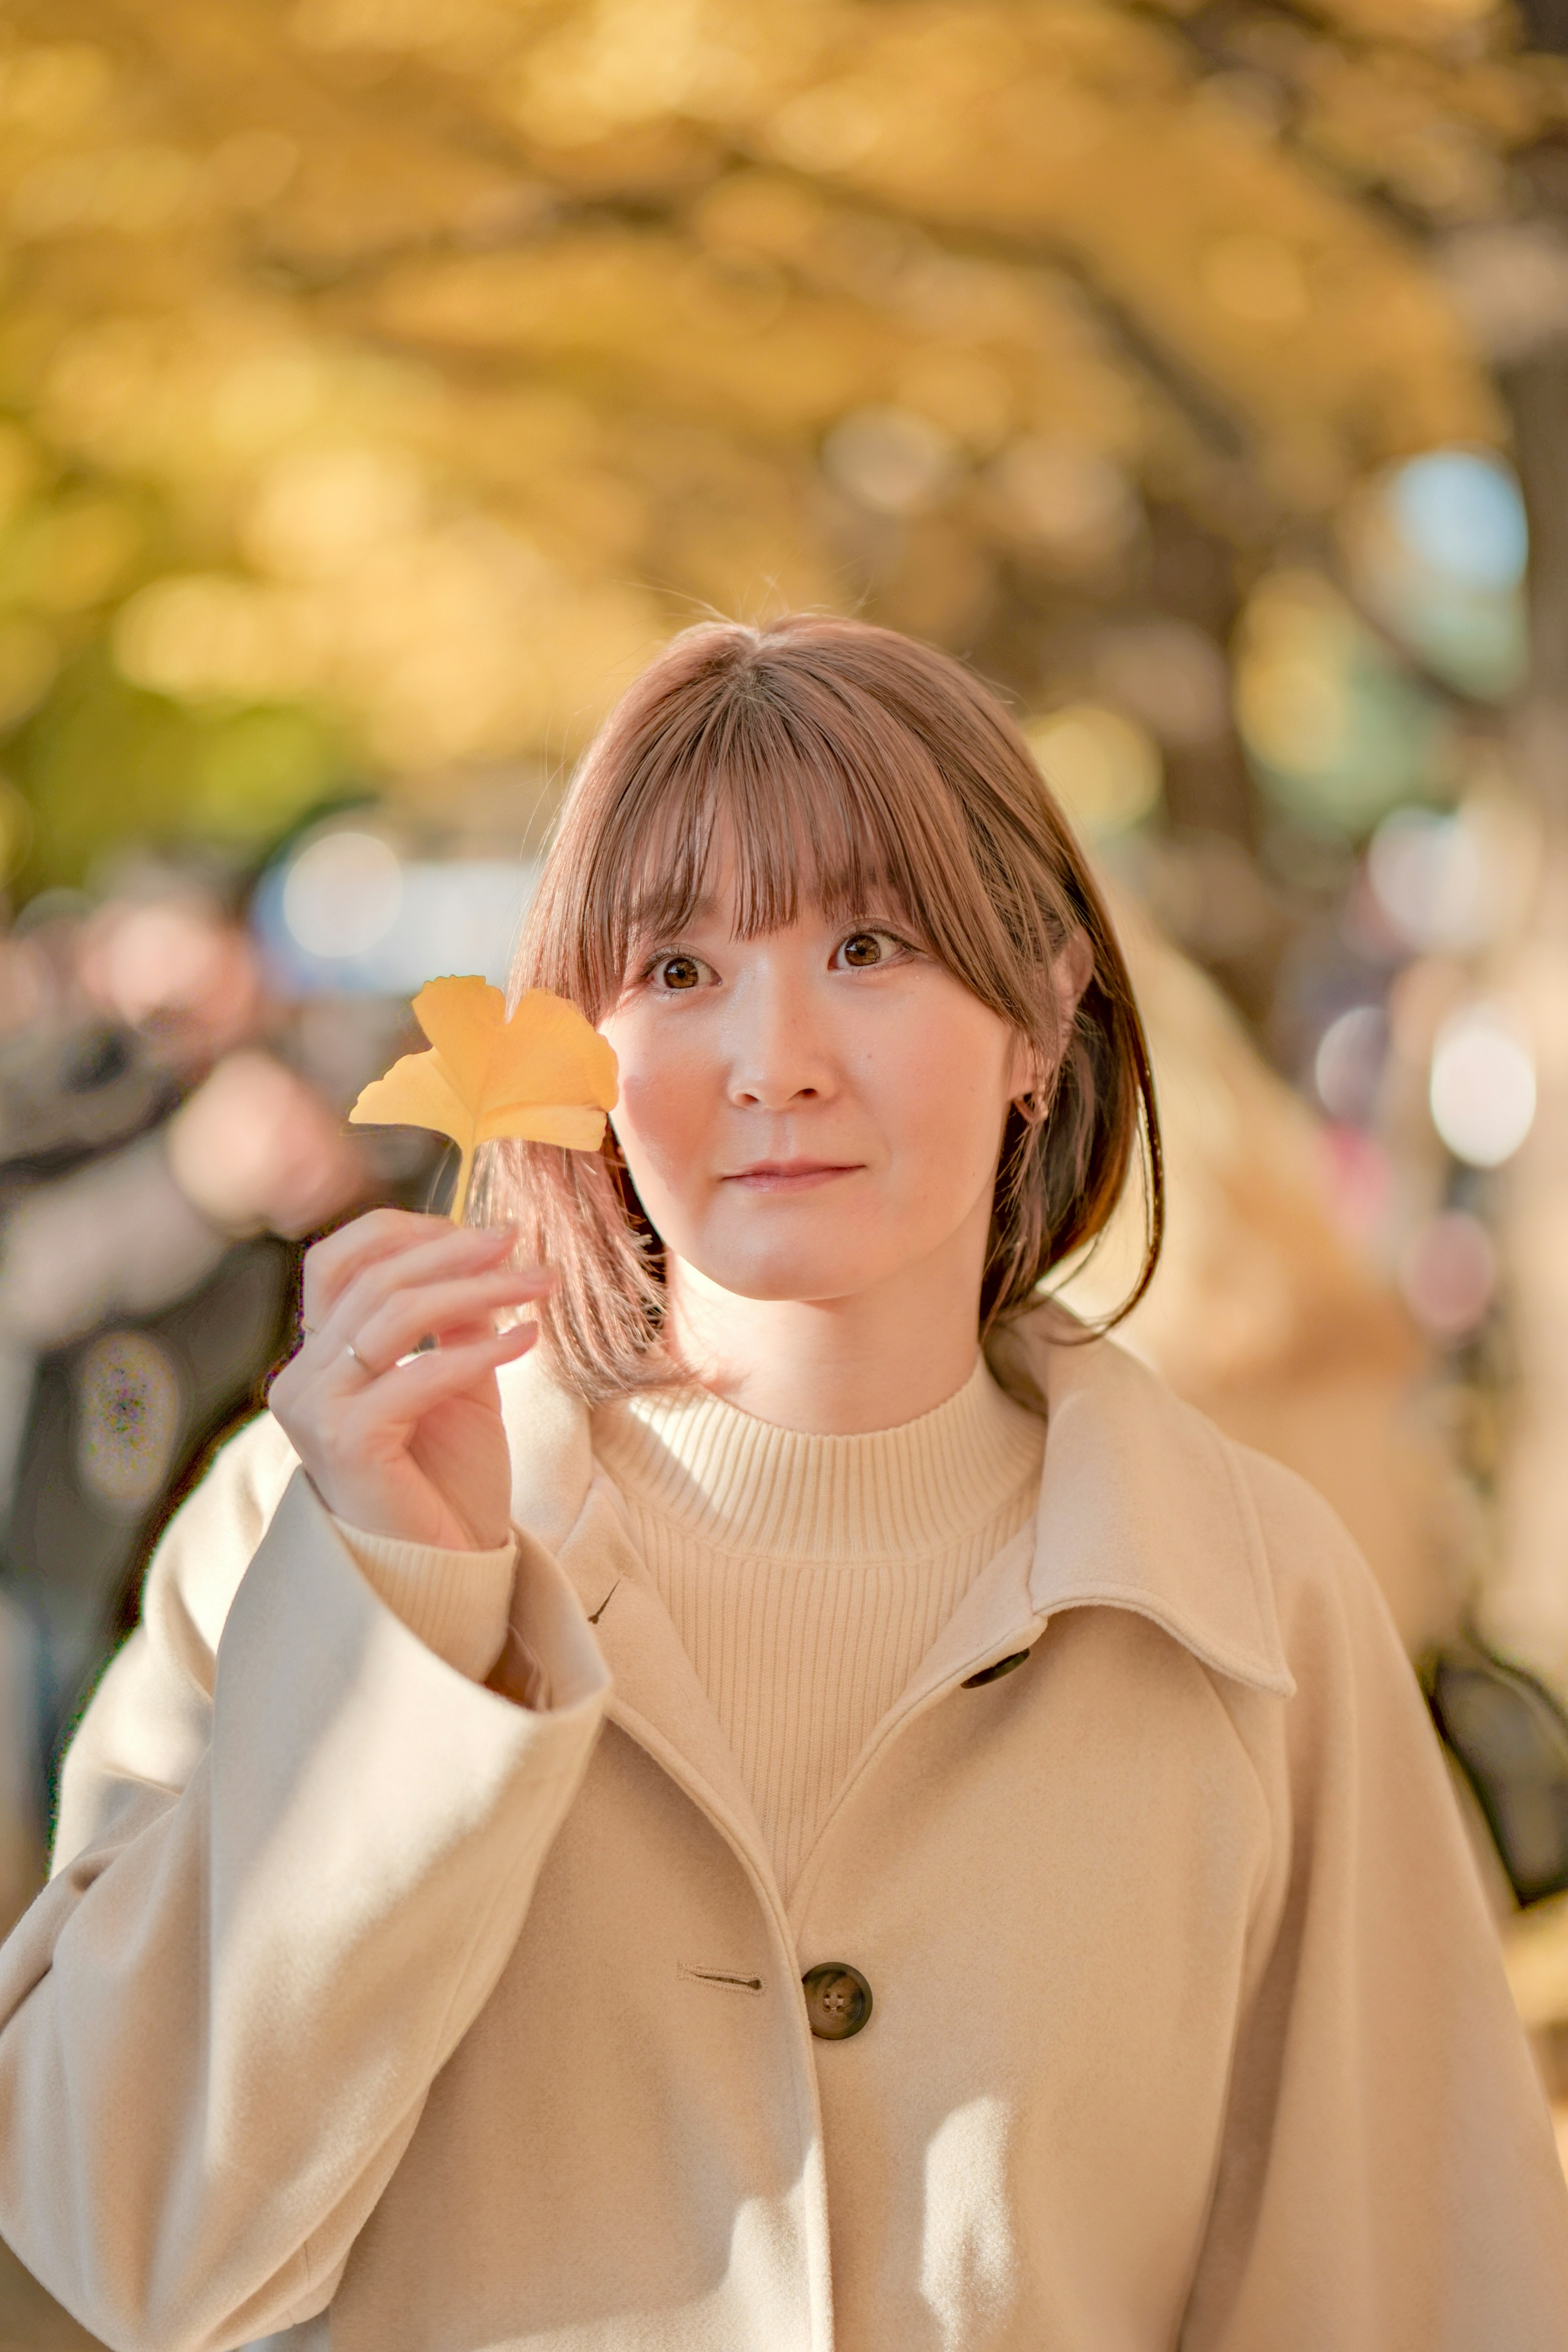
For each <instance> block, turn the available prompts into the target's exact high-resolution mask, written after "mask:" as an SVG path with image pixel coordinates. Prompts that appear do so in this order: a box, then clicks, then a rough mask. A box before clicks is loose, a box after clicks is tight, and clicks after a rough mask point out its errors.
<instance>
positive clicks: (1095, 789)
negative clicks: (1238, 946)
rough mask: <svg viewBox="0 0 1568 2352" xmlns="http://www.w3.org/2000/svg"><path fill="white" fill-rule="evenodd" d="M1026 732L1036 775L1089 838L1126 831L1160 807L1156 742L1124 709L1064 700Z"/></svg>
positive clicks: (1108, 835) (1160, 771)
mask: <svg viewBox="0 0 1568 2352" xmlns="http://www.w3.org/2000/svg"><path fill="white" fill-rule="evenodd" d="M1026 732H1027V738H1028V741H1029V747H1030V751H1032V752H1033V753H1034V756H1035V759H1036V761H1037V762H1038V763H1039V766H1040V773H1041V774H1042V775H1043V776H1044V777H1045V780H1046V782H1048V783H1049V784H1050V785H1051V790H1052V791H1053V792H1054V793H1056V794H1057V795H1058V797H1059V798H1060V799H1061V803H1062V805H1063V807H1064V808H1065V809H1066V810H1067V813H1068V814H1069V815H1070V816H1071V819H1072V821H1073V823H1074V824H1076V825H1077V826H1078V827H1079V828H1080V829H1081V830H1082V832H1083V833H1084V834H1085V835H1088V837H1089V838H1090V839H1091V840H1105V839H1108V838H1109V837H1111V836H1112V835H1115V834H1119V833H1125V832H1126V831H1128V830H1129V828H1130V827H1132V826H1134V825H1136V824H1142V823H1143V821H1144V820H1145V818H1146V817H1148V816H1150V815H1152V814H1153V813H1154V811H1155V809H1156V808H1157V807H1158V806H1159V802H1160V782H1161V773H1162V763H1161V760H1160V751H1159V746H1158V744H1157V743H1156V742H1155V739H1154V737H1153V736H1152V735H1151V734H1150V732H1149V730H1148V729H1147V728H1146V727H1142V726H1140V725H1139V724H1138V722H1137V720H1136V719H1130V718H1128V717H1127V716H1126V714H1125V713H1124V712H1123V711H1119V710H1111V709H1106V708H1105V707H1104V706H1103V704H1100V703H1093V702H1074V703H1069V704H1068V705H1067V706H1066V707H1065V708H1064V709H1061V710H1053V711H1051V712H1050V713H1048V714H1047V716H1046V717H1044V718H1042V719H1035V720H1033V721H1032V723H1031V724H1030V727H1029V728H1028V729H1027V730H1026Z"/></svg>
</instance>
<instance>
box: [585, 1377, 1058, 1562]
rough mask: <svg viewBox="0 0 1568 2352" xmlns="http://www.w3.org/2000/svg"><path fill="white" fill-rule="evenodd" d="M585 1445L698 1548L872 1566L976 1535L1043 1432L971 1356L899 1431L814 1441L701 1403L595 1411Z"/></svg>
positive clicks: (1036, 1458)
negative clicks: (939, 1396) (948, 1386)
mask: <svg viewBox="0 0 1568 2352" xmlns="http://www.w3.org/2000/svg"><path fill="white" fill-rule="evenodd" d="M593 1441H594V1452H595V1453H596V1454H597V1455H598V1456H599V1459H600V1461H601V1463H602V1464H603V1465H604V1467H605V1469H606V1470H607V1471H608V1472H609V1474H610V1475H611V1476H612V1478H613V1479H614V1481H615V1483H616V1484H617V1486H620V1487H621V1488H622V1492H623V1493H625V1494H626V1495H627V1496H629V1497H632V1498H634V1499H635V1500H637V1501H638V1502H640V1503H641V1504H643V1506H644V1507H647V1508H649V1509H652V1510H654V1511H657V1512H658V1513H659V1514H660V1516H661V1517H664V1518H665V1519H668V1520H670V1521H672V1522H673V1523H674V1524H675V1525H676V1526H678V1527H680V1528H684V1529H685V1531H686V1532H687V1533H688V1534H690V1535H691V1536H693V1537H695V1538H696V1539H697V1540H698V1541H699V1542H703V1543H707V1544H712V1545H714V1546H716V1547H717V1548H718V1549H722V1550H725V1551H745V1552H752V1553H760V1554H763V1555H765V1556H766V1557H768V1558H769V1559H814V1560H871V1559H919V1558H922V1557H924V1556H926V1555H928V1554H930V1553H931V1552H932V1551H934V1550H936V1549H939V1548H940V1547H941V1546H942V1545H944V1544H946V1543H950V1542H952V1541H953V1540H954V1539H955V1538H957V1537H960V1536H962V1535H965V1534H966V1533H967V1532H968V1531H969V1530H970V1529H971V1528H978V1527H983V1526H984V1525H985V1523H986V1522H987V1521H988V1519H990V1518H993V1517H995V1516H996V1515H997V1513H998V1510H999V1509H1000V1508H1001V1507H1002V1506H1003V1505H1004V1504H1005V1503H1006V1502H1007V1501H1008V1500H1009V1498H1010V1497H1011V1496H1013V1495H1014V1494H1016V1493H1017V1491H1018V1488H1019V1486H1021V1485H1022V1484H1023V1482H1024V1481H1025V1480H1026V1479H1028V1478H1031V1477H1032V1478H1038V1476H1039V1475H1040V1457H1041V1453H1042V1450H1043V1447H1044V1442H1045V1431H1044V1427H1043V1424H1042V1423H1040V1421H1039V1420H1037V1419H1036V1417H1035V1416H1034V1414H1032V1413H1030V1412H1026V1411H1025V1410H1024V1409H1023V1407H1022V1406H1021V1405H1018V1404H1015V1403H1014V1402H1012V1400H1011V1399H1010V1398H1009V1397H1007V1396H1005V1395H1004V1394H1003V1392H1002V1391H1001V1390H1000V1389H999V1388H998V1385H997V1383H996V1381H995V1380H994V1379H993V1378H992V1376H991V1374H990V1372H989V1371H988V1369H987V1366H986V1362H985V1359H984V1358H983V1357H977V1359H976V1363H975V1369H974V1371H973V1372H972V1373H971V1374H970V1376H969V1378H968V1380H967V1381H965V1383H964V1386H963V1387H962V1388H961V1389H960V1390H959V1391H958V1392H957V1394H956V1396H951V1397H949V1398H948V1399H947V1401H946V1403H945V1404H939V1405H938V1406H937V1407H936V1411H935V1412H927V1413H923V1414H922V1415H921V1417H920V1419H919V1420H918V1421H910V1422H905V1423H904V1424H903V1426H902V1427H900V1428H898V1429H880V1430H875V1431H873V1432H870V1433H867V1434H865V1435H863V1436H856V1437H817V1436H810V1435H808V1434H806V1433H803V1432H802V1431H800V1430H794V1429H779V1428H776V1427H775V1426H774V1425H773V1423H770V1422H766V1421H758V1420H757V1419H756V1418H755V1417H754V1416H753V1415H752V1414H750V1413H748V1412H741V1411H740V1410H739V1409H738V1408H737V1406H735V1405H732V1404H727V1403H725V1402H724V1401H723V1400H722V1399H721V1398H718V1397H715V1396H710V1395H708V1394H706V1392H705V1391H695V1392H694V1391H683V1392H681V1393H679V1394H677V1395H660V1396H644V1397H635V1398H632V1399H629V1400H626V1401H624V1402H618V1403H616V1404H612V1405H607V1406H604V1407H602V1408H601V1410H600V1411H599V1412H597V1413H596V1414H595V1415H594V1419H593Z"/></svg>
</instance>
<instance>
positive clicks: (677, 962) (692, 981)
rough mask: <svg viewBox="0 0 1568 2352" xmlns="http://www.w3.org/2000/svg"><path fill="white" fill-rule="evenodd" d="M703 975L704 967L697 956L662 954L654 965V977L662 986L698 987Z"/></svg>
mask: <svg viewBox="0 0 1568 2352" xmlns="http://www.w3.org/2000/svg"><path fill="white" fill-rule="evenodd" d="M702 976H703V968H702V965H701V964H700V963H699V962H698V961H697V959H696V957H695V956H689V955H672V956H661V957H660V958H659V961H658V962H657V963H656V964H655V965H654V966H653V977H654V979H655V980H656V981H657V982H658V983H659V986H660V987H661V988H668V989H678V988H696V987H697V986H699V985H700V983H701V981H702Z"/></svg>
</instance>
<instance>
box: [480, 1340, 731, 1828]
mask: <svg viewBox="0 0 1568 2352" xmlns="http://www.w3.org/2000/svg"><path fill="white" fill-rule="evenodd" d="M502 1380H503V1387H502V1399H501V1402H502V1411H503V1412H504V1414H505V1417H506V1423H507V1437H508V1440H509V1442H510V1444H511V1449H512V1517H513V1518H514V1519H515V1520H516V1521H517V1525H518V1526H519V1527H523V1528H527V1529H528V1532H529V1534H531V1535H535V1536H537V1537H538V1538H539V1540H540V1542H541V1543H545V1544H548V1545H549V1547H550V1549H552V1550H553V1551H554V1553H555V1555H556V1558H557V1559H558V1560H559V1563H560V1566H561V1569H562V1570H563V1571H564V1573H565V1575H566V1576H567V1578H568V1580H569V1581H570V1584H571V1586H572V1588H573V1590H574V1591H575V1592H576V1594H577V1597H578V1599H579V1601H580V1602H581V1604H582V1611H583V1614H584V1616H585V1617H586V1618H587V1619H588V1622H589V1623H590V1624H591V1626H592V1628H593V1634H594V1639H595V1641H596V1642H597V1643H598V1644H599V1650H600V1654H601V1656H602V1658H603V1660H604V1664H605V1666H606V1668H607V1670H608V1672H609V1674H610V1677H611V1680H612V1685H613V1690H612V1696H611V1699H610V1705H609V1709H608V1712H609V1716H610V1719H611V1721H612V1723H619V1724H620V1725H621V1726H622V1729H624V1730H625V1731H627V1732H629V1733H630V1734H631V1736H632V1738H634V1739H635V1740H636V1741H637V1742H638V1744H639V1745H640V1746H641V1747H643V1748H647V1749H648V1751H649V1753H650V1754H651V1755H653V1756H654V1757H656V1758H657V1759H658V1760H659V1762H660V1763H661V1764H663V1765H664V1768H665V1769H666V1770H667V1771H669V1772H670V1773H671V1774H672V1776H673V1777H674V1779H675V1780H678V1781H680V1782H681V1784H682V1785H683V1786H684V1787H685V1788H686V1789H687V1790H689V1791H690V1792H691V1794H692V1795H694V1796H695V1797H696V1798H697V1799H698V1801H700V1802H701V1803H702V1804H703V1805H704V1806H705V1808H706V1810H707V1811H709V1812H710V1813H711V1814H712V1815H713V1816H714V1817H715V1819H716V1820H717V1821H718V1822H720V1825H721V1826H722V1827H723V1828H724V1829H725V1830H726V1832H727V1834H728V1835H729V1837H730V1839H731V1842H732V1843H734V1844H735V1845H737V1848H738V1849H741V1850H742V1851H743V1852H744V1853H745V1856H746V1858H747V1861H748V1863H749V1864H752V1865H753V1866H756V1865H757V1864H760V1866H761V1868H762V1870H763V1871H764V1872H767V1871H768V1860H767V1850H766V1847H765V1845H764V1843H763V1837H762V1832H761V1829H760V1827H759V1826H758V1821H757V1816H756V1814H755V1812H754V1811H753V1810H752V1806H751V1800H750V1798H749V1797H748V1795H747V1790H746V1783H745V1781H744V1780H742V1778H741V1773H740V1768H739V1766H738V1764H737V1762H736V1759H735V1751H734V1749H733V1748H731V1747H730V1744H729V1742H728V1740H727V1738H725V1736H724V1733H723V1731H722V1729H721V1728H720V1727H719V1722H718V1718H717V1717H716V1715H715V1713H714V1711H713V1708H712V1706H711V1705H710V1704H709V1701H708V1696H707V1694H706V1691H705V1690H704V1689H703V1686H702V1685H701V1683H700V1682H699V1681H698V1679H697V1674H696V1669H695V1666H694V1665H693V1664H692V1662H691V1660H690V1658H689V1657H688V1656H687V1654H686V1652H685V1647H684V1645H683V1643H682V1642H681V1638H680V1635H679V1634H678V1633H676V1631H675V1628H674V1624H673V1622H671V1618H670V1613H669V1612H668V1610H667V1609H666V1608H665V1607H664V1602H663V1601H661V1600H660V1598H659V1595H658V1593H657V1591H655V1590H654V1588H653V1583H652V1580H650V1578H649V1575H648V1571H647V1570H646V1568H645V1567H644V1566H643V1561H642V1559H641V1557H640V1555H639V1553H638V1551H637V1548H636V1546H635V1545H634V1544H633V1542H632V1538H631V1535H630V1532H629V1531H628V1528H627V1526H626V1521H625V1517H624V1515H623V1512H622V1507H621V1500H620V1496H619V1495H618V1494H617V1492H616V1490H615V1487H614V1486H613V1485H612V1482H611V1481H610V1480H609V1479H608V1478H606V1477H605V1476H604V1475H602V1474H601V1473H600V1472H598V1471H596V1469H595V1466H594V1461H593V1444H592V1430H591V1420H590V1416H589V1413H588V1412H587V1410H586V1408H585V1407H584V1406H582V1405H581V1404H580V1403H579V1402H577V1400H576V1398H574V1397H571V1396H570V1395H568V1393H567V1392H566V1391H565V1390H563V1389H562V1388H560V1387H559V1385H558V1383H557V1382H556V1381H554V1380H552V1379H551V1377H550V1375H549V1371H548V1370H547V1369H546V1366H545V1363H544V1360H543V1359H542V1358H541V1357H539V1356H538V1354H537V1352H536V1353H531V1354H529V1355H527V1356H525V1357H524V1358H523V1359H522V1360H521V1361H520V1362H519V1363H517V1364H515V1365H509V1366H507V1369H506V1371H505V1372H504V1373H503V1375H502Z"/></svg>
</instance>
